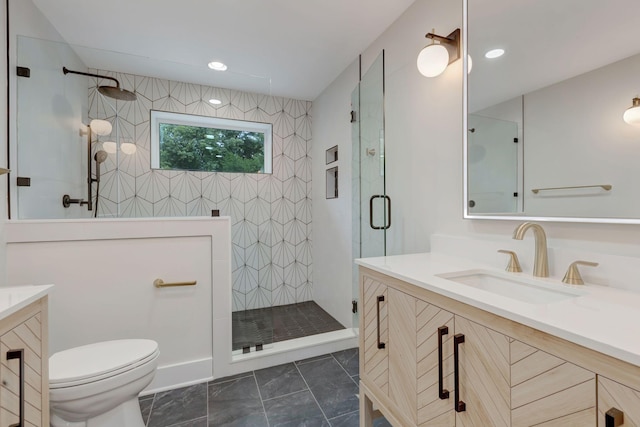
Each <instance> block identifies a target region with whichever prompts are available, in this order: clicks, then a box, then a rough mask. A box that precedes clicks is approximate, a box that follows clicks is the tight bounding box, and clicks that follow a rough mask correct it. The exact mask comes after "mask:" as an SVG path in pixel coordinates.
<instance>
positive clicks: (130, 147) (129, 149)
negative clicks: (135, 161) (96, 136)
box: [102, 141, 138, 154]
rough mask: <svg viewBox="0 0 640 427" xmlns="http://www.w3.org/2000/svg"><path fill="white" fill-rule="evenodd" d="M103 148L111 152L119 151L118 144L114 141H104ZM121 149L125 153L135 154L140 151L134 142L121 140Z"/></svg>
mask: <svg viewBox="0 0 640 427" xmlns="http://www.w3.org/2000/svg"><path fill="white" fill-rule="evenodd" d="M102 149H103V150H104V151H106V152H107V153H109V154H116V152H117V151H118V144H116V143H115V142H114V141H105V142H103V143H102ZM120 151H122V152H123V153H124V154H135V152H136V151H138V147H136V144H134V143H133V142H125V141H123V142H121V143H120Z"/></svg>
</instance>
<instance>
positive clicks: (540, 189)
mask: <svg viewBox="0 0 640 427" xmlns="http://www.w3.org/2000/svg"><path fill="white" fill-rule="evenodd" d="M576 188H602V189H603V190H605V191H609V190H611V189H612V188H613V185H610V184H598V185H577V186H575V187H550V188H533V189H532V190H531V191H532V192H533V194H538V192H540V191H551V190H573V189H576Z"/></svg>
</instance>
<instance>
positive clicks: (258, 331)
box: [232, 301, 345, 351]
mask: <svg viewBox="0 0 640 427" xmlns="http://www.w3.org/2000/svg"><path fill="white" fill-rule="evenodd" d="M232 328H233V350H239V349H241V348H243V347H247V346H248V347H252V351H253V350H254V349H255V345H256V344H272V343H274V342H280V341H286V340H290V339H294V338H301V337H307V336H310V335H316V334H322V333H325V332H332V331H338V330H340V329H345V327H344V326H343V325H342V324H340V322H338V321H337V320H336V319H334V318H333V317H331V315H330V314H329V313H327V312H326V311H324V310H323V309H322V308H321V307H320V306H319V305H318V304H316V303H315V302H314V301H307V302H300V303H297V304H289V305H280V306H275V307H268V308H258V309H254V310H245V311H236V312H234V313H233V314H232Z"/></svg>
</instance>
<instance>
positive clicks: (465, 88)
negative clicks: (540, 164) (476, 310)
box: [461, 0, 640, 224]
mask: <svg viewBox="0 0 640 427" xmlns="http://www.w3.org/2000/svg"><path fill="white" fill-rule="evenodd" d="M468 17H469V0H462V64H463V67H462V129H461V130H462V179H463V185H462V187H463V191H462V206H463V218H464V219H484V220H487V219H488V220H503V221H536V222H575V223H599V224H640V218H603V217H593V218H589V217H557V216H529V215H526V214H524V213H523V214H521V215H518V214H504V215H502V214H487V215H479V214H472V213H469V206H468V204H467V200H468V199H469V194H468V191H469V174H468V169H467V168H468V152H467V142H468V141H467V137H468V132H466V129H467V128H468V104H469V102H468V97H469V79H468V73H467V70H468V59H467V58H468V46H469V44H468V42H469V38H468V33H469V20H468Z"/></svg>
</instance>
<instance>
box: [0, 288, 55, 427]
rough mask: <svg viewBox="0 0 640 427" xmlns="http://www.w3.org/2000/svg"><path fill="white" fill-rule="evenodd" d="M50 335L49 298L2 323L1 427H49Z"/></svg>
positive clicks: (0, 373) (0, 333)
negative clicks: (15, 426)
mask: <svg viewBox="0 0 640 427" xmlns="http://www.w3.org/2000/svg"><path fill="white" fill-rule="evenodd" d="M47 334H48V327H47V298H46V297H44V298H41V299H40V300H37V301H36V302H33V303H31V304H29V305H28V306H26V307H24V308H22V309H20V310H19V311H17V312H16V313H14V314H12V315H10V316H8V317H6V318H4V319H2V320H0V380H1V386H0V425H2V426H11V425H19V424H18V423H19V422H20V415H21V412H22V416H23V417H24V423H23V424H22V426H24V427H43V426H49V359H48V356H47V355H48V349H47V346H48V339H47ZM21 365H22V366H21Z"/></svg>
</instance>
